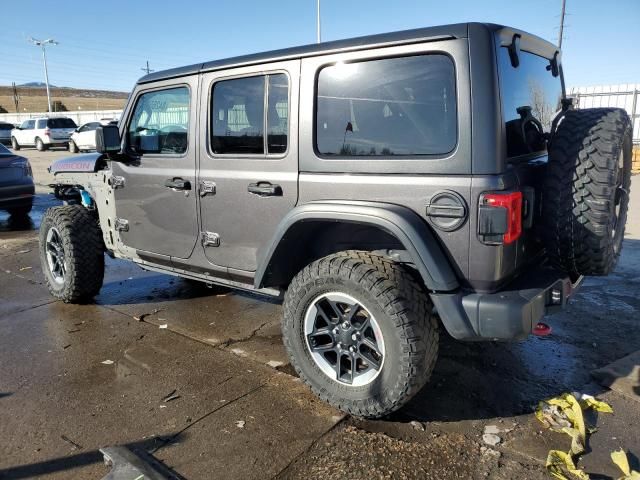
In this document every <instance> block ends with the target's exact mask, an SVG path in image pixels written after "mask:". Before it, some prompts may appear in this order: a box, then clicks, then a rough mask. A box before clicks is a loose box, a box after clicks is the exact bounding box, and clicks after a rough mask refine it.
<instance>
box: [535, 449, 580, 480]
mask: <svg viewBox="0 0 640 480" xmlns="http://www.w3.org/2000/svg"><path fill="white" fill-rule="evenodd" d="M545 466H546V467H547V470H548V472H549V473H550V474H551V475H552V476H553V477H554V478H557V479H558V480H569V479H568V478H567V476H566V475H565V474H564V470H565V469H566V471H567V472H569V473H570V474H572V475H573V476H575V477H576V478H579V479H580V480H589V475H587V473H586V472H585V471H583V470H580V469H579V468H578V467H576V464H575V463H574V462H573V458H572V457H571V455H570V454H568V453H566V452H563V451H561V450H549V455H548V456H547V463H546V465H545Z"/></svg>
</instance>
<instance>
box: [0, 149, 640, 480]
mask: <svg viewBox="0 0 640 480" xmlns="http://www.w3.org/2000/svg"><path fill="white" fill-rule="evenodd" d="M21 154H23V155H25V156H27V157H28V158H29V159H30V160H31V162H32V165H33V169H34V172H35V173H34V175H35V179H36V182H37V183H38V189H37V192H38V197H37V200H36V206H35V208H34V211H33V212H32V214H31V216H30V219H29V220H23V221H17V220H15V219H12V218H9V217H8V216H7V215H6V214H4V213H0V337H1V338H2V340H1V341H0V364H1V365H2V368H1V369H0V478H2V479H4V478H7V479H8V478H33V477H42V478H83V479H87V478H101V477H102V476H103V475H105V474H106V473H107V472H108V469H107V468H106V467H105V466H104V465H103V464H102V457H101V455H100V453H99V452H98V449H99V448H101V447H105V446H113V445H129V446H137V447H140V448H144V449H146V450H148V451H149V452H151V453H152V454H153V455H154V457H155V458H157V459H158V460H160V461H161V462H163V463H164V464H165V465H166V466H167V467H169V468H170V469H171V470H172V471H173V472H175V474H176V475H177V476H178V478H180V477H182V478H190V479H191V478H194V479H195V478H243V479H245V478H320V477H323V478H349V479H359V478H367V479H368V478H487V477H489V478H504V479H507V478H548V474H547V473H546V471H545V468H544V462H545V459H546V456H547V452H548V451H549V449H552V448H558V449H561V450H567V448H568V444H569V438H568V437H567V436H566V435H561V434H556V433H552V432H549V431H547V430H545V429H543V428H542V426H541V425H540V424H539V423H538V421H537V420H536V419H535V417H534V416H533V414H532V412H533V409H534V408H535V406H536V405H537V403H538V401H540V400H541V399H544V398H547V397H550V396H555V395H558V394H560V393H562V392H567V391H576V390H577V391H582V392H590V393H594V394H597V395H598V397H599V398H601V399H603V400H605V401H607V402H609V403H610V404H611V405H612V407H613V409H614V413H613V414H612V415H606V414H602V415H600V416H599V418H598V419H597V427H598V431H597V432H596V433H593V434H592V435H591V436H590V441H589V445H588V450H587V454H585V455H584V457H583V458H582V460H581V463H580V465H581V466H583V467H584V468H585V470H586V471H587V472H589V473H591V474H593V475H594V476H593V477H592V478H617V477H618V476H619V475H620V474H619V472H618V471H617V470H616V469H615V467H614V466H613V464H612V463H611V461H610V460H609V454H610V452H611V451H613V450H614V449H617V448H620V447H622V448H624V449H625V450H628V451H630V452H631V453H633V454H635V455H640V436H639V435H638V434H637V428H629V427H630V426H633V425H636V426H637V425H640V408H639V407H640V397H638V396H636V398H634V397H633V396H625V395H622V394H620V393H618V392H615V391H611V390H608V389H607V388H604V387H601V386H600V385H598V384H596V383H594V382H593V381H592V378H591V375H590V372H591V371H592V370H594V369H597V368H600V367H603V366H605V365H607V364H610V363H611V362H614V361H615V360H618V359H620V358H622V357H624V356H626V355H628V354H631V353H633V352H635V351H637V350H640V329H638V321H639V320H640V318H639V317H640V315H639V313H638V312H640V298H638V292H640V221H639V219H640V180H639V178H640V177H638V176H636V177H634V179H633V184H632V195H633V196H632V200H631V207H630V210H631V212H630V214H631V218H630V219H629V222H628V228H627V239H626V241H625V244H624V250H623V253H622V257H621V259H620V262H619V265H618V268H617V270H616V272H615V273H614V274H613V275H611V276H609V277H606V278H592V279H588V280H587V281H586V282H585V284H584V286H583V288H582V289H581V290H580V292H579V293H578V295H577V297H576V298H575V299H574V300H573V301H572V303H571V304H570V306H569V307H568V309H567V310H566V311H564V312H562V313H560V314H558V315H555V316H553V317H549V318H547V319H546V321H547V322H548V323H549V324H550V325H551V326H552V327H553V334H552V335H551V336H549V337H530V338H529V339H527V340H526V341H524V342H519V343H477V344H476V343H460V342H455V341H453V340H452V339H451V338H449V337H448V336H447V335H446V333H441V344H440V357H439V360H438V363H437V365H436V368H435V371H434V373H433V376H432V380H431V382H430V383H429V385H427V387H426V388H425V389H424V390H423V391H422V392H420V394H418V395H417V396H416V397H415V398H414V399H413V400H412V401H411V403H410V404H409V405H408V406H407V407H405V408H404V409H402V410H401V411H399V412H397V413H396V414H394V415H392V416H391V417H388V418H385V419H383V420H379V421H363V420H358V419H353V418H349V417H345V416H344V415H342V414H341V413H340V412H338V411H336V410H334V409H332V408H331V407H329V406H327V405H326V404H324V403H322V402H320V401H319V400H317V399H316V398H315V396H314V395H312V394H311V393H310V392H309V391H308V390H307V389H306V387H304V385H302V383H301V382H300V381H299V380H298V379H297V378H296V377H295V375H294V374H293V372H292V369H291V368H290V366H289V365H288V360H287V358H286V356H285V353H284V349H283V347H282V343H281V339H280V326H279V320H280V314H281V307H280V305H278V304H277V303H273V302H272V301H267V300H265V299H264V298H260V297H258V296H254V295H249V294H244V293H238V292H234V291H230V290H226V289H222V288H213V289H208V288H206V287H200V286H197V285H193V284H190V283H187V282H185V281H183V280H181V279H178V278H174V277H170V276H165V275H160V274H156V273H150V272H144V271H142V270H140V269H139V268H138V267H136V266H134V265H132V264H129V263H125V262H122V261H117V260H110V259H109V260H108V262H107V270H106V277H105V282H104V287H103V289H102V291H101V292H100V295H99V296H98V297H96V299H95V303H91V304H87V305H66V304H63V303H60V302H55V301H53V299H52V298H51V297H50V296H49V294H48V292H47V289H46V286H45V284H44V281H43V277H42V274H41V272H40V264H39V258H38V241H37V228H38V226H39V222H40V219H41V217H42V213H43V212H44V210H45V209H46V208H48V207H50V206H52V205H55V204H57V202H56V201H55V199H53V198H52V197H51V196H50V195H49V194H48V188H47V187H46V185H47V184H48V183H50V177H49V176H48V174H47V172H46V167H47V166H48V165H49V164H50V162H51V161H52V160H53V159H56V158H60V157H62V156H64V155H67V154H68V153H67V152H63V151H47V152H36V151H35V150H24V151H22V152H21ZM489 425H491V426H496V427H497V428H498V430H499V431H500V433H499V434H498V435H499V437H500V442H499V443H498V444H497V445H495V446H492V447H488V446H487V445H485V443H484V442H483V440H482V433H483V431H484V428H485V427H486V426H489ZM632 461H635V457H634V458H632ZM635 468H636V469H639V468H638V465H636V466H635ZM598 475H599V476H600V477H598Z"/></svg>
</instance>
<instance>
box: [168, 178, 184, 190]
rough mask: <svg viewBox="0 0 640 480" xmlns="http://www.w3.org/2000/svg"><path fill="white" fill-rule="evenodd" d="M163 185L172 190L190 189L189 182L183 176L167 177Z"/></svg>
mask: <svg viewBox="0 0 640 480" xmlns="http://www.w3.org/2000/svg"><path fill="white" fill-rule="evenodd" d="M164 186H165V187H167V188H170V189H172V190H191V182H190V181H189V180H184V179H183V178H167V179H166V180H165V182H164Z"/></svg>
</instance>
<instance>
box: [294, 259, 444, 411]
mask: <svg viewBox="0 0 640 480" xmlns="http://www.w3.org/2000/svg"><path fill="white" fill-rule="evenodd" d="M328 292H340V293H344V294H347V295H350V296H352V297H354V298H356V299H358V301H360V302H361V305H362V306H364V307H366V308H367V309H368V310H369V311H370V312H371V313H372V314H373V316H374V317H376V321H377V322H378V324H379V326H380V330H381V332H382V336H383V338H384V345H385V358H384V361H383V363H382V367H381V369H380V372H379V374H378V376H377V377H375V378H374V379H373V380H372V381H371V383H369V384H368V385H363V386H359V387H358V386H351V385H347V384H344V383H341V382H338V381H337V380H336V379H332V378H330V377H329V376H328V375H327V374H325V373H324V372H323V371H322V370H321V369H320V368H319V367H318V365H317V364H316V362H315V361H314V360H313V358H312V357H311V353H310V351H309V347H308V344H307V342H306V339H305V335H304V328H303V321H304V317H305V313H306V311H307V309H308V308H309V306H310V305H311V304H312V302H313V301H314V299H316V298H318V296H320V295H322V294H324V293H328ZM282 331H283V337H284V344H285V347H286V349H287V352H288V354H289V358H290V360H291V364H292V366H293V367H294V369H295V370H296V372H297V373H298V375H299V376H300V378H301V379H302V380H303V381H304V382H305V383H306V384H307V385H309V386H310V387H311V389H312V390H313V392H314V393H315V394H316V395H318V396H319V397H320V398H321V399H323V400H325V401H327V402H328V403H330V404H331V405H333V406H335V407H337V408H338V409H340V410H342V411H344V412H347V413H350V414H352V415H356V416H359V417H367V418H379V417H382V416H384V415H387V414H389V413H391V412H393V411H395V410H397V409H399V408H400V407H402V406H403V405H404V404H405V403H406V402H407V401H408V400H409V399H411V397H413V396H414V395H415V394H416V393H417V392H418V391H419V390H420V389H421V388H422V387H423V386H424V385H425V384H426V383H427V381H428V379H429V377H430V375H431V372H432V370H433V367H434V365H435V362H436V358H437V356H438V338H439V337H438V323H437V321H436V318H435V316H434V314H433V311H432V304H431V301H430V299H429V297H428V294H427V292H426V291H425V290H424V288H423V287H422V286H421V285H420V284H419V283H418V281H417V278H416V277H415V276H414V273H413V272H412V271H410V270H409V269H408V268H406V267H404V266H402V265H400V264H398V263H395V262H392V261H390V260H388V259H386V258H384V257H381V256H378V255H374V254H371V253H369V252H364V251H344V252H339V253H336V254H333V255H329V256H327V257H324V258H322V259H320V260H317V261H315V262H313V263H312V264H310V265H308V266H307V267H305V268H304V269H303V270H302V271H301V272H299V273H298V274H297V275H296V276H295V278H294V279H293V280H292V282H291V284H290V285H289V288H288V290H287V292H286V294H285V298H284V318H283V323H282Z"/></svg>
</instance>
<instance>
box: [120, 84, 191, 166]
mask: <svg viewBox="0 0 640 480" xmlns="http://www.w3.org/2000/svg"><path fill="white" fill-rule="evenodd" d="M188 132H189V89H188V88H187V87H177V88H170V89H167V90H156V91H152V92H147V93H143V94H142V95H140V97H138V100H137V102H136V107H135V110H134V111H133V115H132V117H131V120H130V122H129V127H128V129H127V146H128V148H130V149H131V150H132V151H133V152H134V153H136V154H139V155H141V154H145V153H153V154H160V155H170V154H183V153H185V152H186V151H187V146H188Z"/></svg>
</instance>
